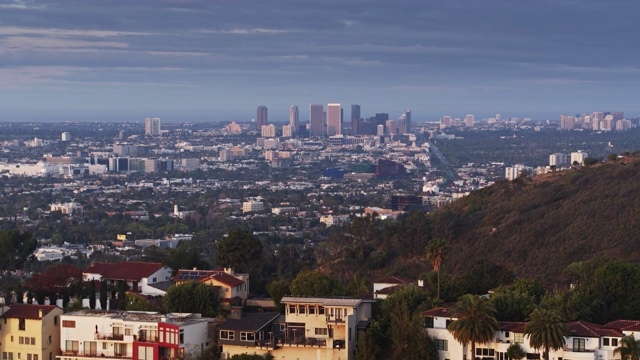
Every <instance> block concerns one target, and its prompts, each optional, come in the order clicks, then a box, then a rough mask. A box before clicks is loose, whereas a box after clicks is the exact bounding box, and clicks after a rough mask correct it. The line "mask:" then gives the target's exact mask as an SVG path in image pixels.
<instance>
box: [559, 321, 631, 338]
mask: <svg viewBox="0 0 640 360" xmlns="http://www.w3.org/2000/svg"><path fill="white" fill-rule="evenodd" d="M567 326H568V327H569V336H580V337H601V336H611V337H622V336H623V334H622V332H621V331H620V330H616V329H607V328H605V327H603V326H602V325H597V324H593V323H590V322H586V321H572V322H570V323H567Z"/></svg>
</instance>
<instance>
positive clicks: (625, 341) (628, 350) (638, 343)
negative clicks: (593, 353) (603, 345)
mask: <svg viewBox="0 0 640 360" xmlns="http://www.w3.org/2000/svg"><path fill="white" fill-rule="evenodd" d="M616 354H620V357H621V358H622V360H640V340H636V339H635V338H634V337H633V335H627V336H625V337H623V338H622V339H621V340H620V346H619V347H617V348H616V349H615V350H613V355H616Z"/></svg>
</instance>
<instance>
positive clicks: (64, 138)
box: [62, 131, 71, 141]
mask: <svg viewBox="0 0 640 360" xmlns="http://www.w3.org/2000/svg"><path fill="white" fill-rule="evenodd" d="M62 141H71V134H70V133H68V132H66V131H65V132H63V133H62Z"/></svg>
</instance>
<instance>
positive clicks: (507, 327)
mask: <svg viewBox="0 0 640 360" xmlns="http://www.w3.org/2000/svg"><path fill="white" fill-rule="evenodd" d="M525 324H526V323H524V322H520V321H499V322H498V330H500V331H511V332H514V333H519V334H524V325H525Z"/></svg>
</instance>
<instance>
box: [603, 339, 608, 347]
mask: <svg viewBox="0 0 640 360" xmlns="http://www.w3.org/2000/svg"><path fill="white" fill-rule="evenodd" d="M602 346H609V338H602Z"/></svg>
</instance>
